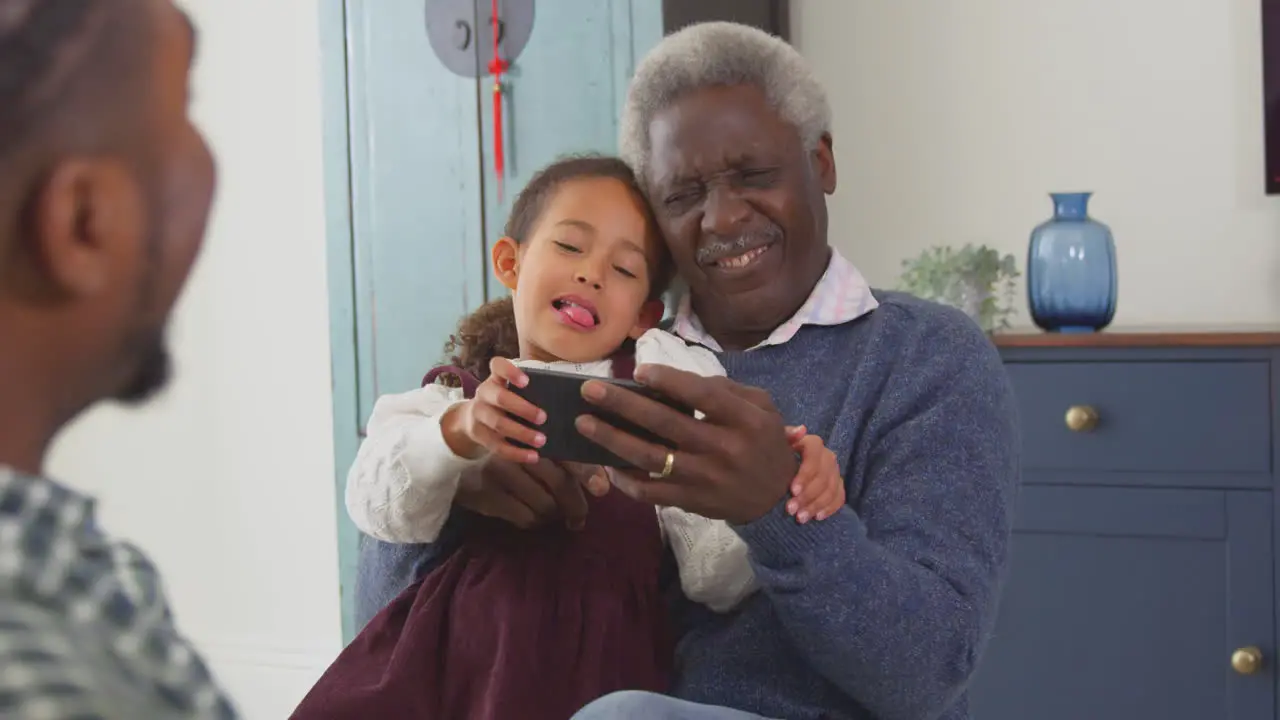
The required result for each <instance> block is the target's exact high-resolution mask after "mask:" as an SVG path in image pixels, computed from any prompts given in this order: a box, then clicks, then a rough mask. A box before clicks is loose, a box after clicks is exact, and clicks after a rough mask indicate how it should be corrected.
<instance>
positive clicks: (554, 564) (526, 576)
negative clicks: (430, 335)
mask: <svg viewBox="0 0 1280 720" xmlns="http://www.w3.org/2000/svg"><path fill="white" fill-rule="evenodd" d="M633 365H634V359H633V358H629V357H628V358H618V359H615V361H614V375H615V376H622V377H630V367H632V366H633ZM440 372H451V373H454V374H458V373H460V372H461V371H457V370H456V369H455V368H451V367H450V368H437V369H436V370H433V371H432V373H430V374H429V375H428V377H427V378H426V379H425V380H424V384H426V383H427V382H430V381H432V380H433V379H434V377H435V375H436V374H439V373H440ZM475 384H476V379H475V378H474V377H471V376H469V375H468V376H466V377H465V378H463V386H464V388H465V389H466V390H467V396H468V397H470V395H471V393H472V392H474V387H475ZM588 502H589V504H590V510H589V512H588V513H587V521H586V527H585V528H583V529H582V530H579V531H570V530H568V529H566V528H565V527H564V526H563V525H562V524H556V525H553V526H551V527H546V528H542V529H539V530H519V529H517V528H515V527H512V526H510V525H508V524H506V523H503V522H499V521H492V520H488V519H481V520H480V521H479V522H476V523H474V524H472V525H471V526H469V527H468V528H467V531H466V534H465V536H464V538H463V540H462V541H461V544H460V546H459V548H458V549H457V550H456V551H455V552H454V553H453V554H452V555H450V556H449V557H448V558H447V559H446V560H445V561H444V562H443V563H442V564H441V565H440V566H439V567H437V568H436V569H435V570H434V571H432V572H431V573H430V574H428V575H427V576H426V578H424V579H423V580H421V581H420V582H417V583H415V584H413V585H411V586H410V587H409V588H408V589H407V590H405V591H404V593H402V594H401V595H400V596H399V597H397V598H396V599H395V600H393V601H392V602H391V603H390V604H389V605H388V606H387V607H386V608H384V609H383V610H382V612H380V613H379V614H378V615H376V616H375V617H374V618H373V620H371V621H370V622H369V624H368V626H366V627H365V628H364V630H363V631H361V632H360V634H359V635H358V636H357V637H356V638H355V640H354V641H352V643H351V644H350V645H349V646H348V647H347V648H346V649H345V650H344V651H343V652H342V653H341V654H340V655H339V656H338V658H337V659H336V660H335V661H334V663H333V664H332V665H331V666H330V667H329V669H328V670H327V671H325V673H324V675H323V676H322V677H321V678H320V680H319V682H317V683H316V685H315V687H314V688H312V690H311V692H310V693H308V694H307V696H306V697H305V698H304V699H303V701H302V703H301V704H300V705H299V706H298V708H297V709H296V710H295V711H294V714H293V716H292V717H293V718H294V719H295V720H374V719H376V720H397V719H399V718H406V719H408V718H412V719H415V720H418V719H421V720H428V719H430V720H437V719H438V720H567V718H569V717H570V716H572V715H573V714H574V713H575V712H577V711H578V710H579V709H581V708H582V706H584V705H586V704H587V703H589V702H590V701H591V700H594V699H595V698H597V697H600V696H602V695H605V694H607V693H609V692H612V691H615V690H627V689H637V690H650V691H654V692H664V691H665V690H666V689H667V686H668V682H669V675H670V671H671V661H672V654H673V647H672V643H671V635H670V631H669V627H668V618H667V613H666V606H665V604H664V602H663V598H662V594H661V592H660V590H659V586H658V575H659V569H660V565H661V563H662V558H663V553H664V547H663V543H662V539H661V534H660V531H659V529H658V521H657V516H656V513H655V511H654V508H653V507H652V506H649V505H643V504H641V503H638V502H636V501H634V500H631V499H630V498H628V497H626V496H625V495H623V494H622V493H620V492H610V493H608V494H607V495H606V496H604V497H602V498H591V497H589V498H588Z"/></svg>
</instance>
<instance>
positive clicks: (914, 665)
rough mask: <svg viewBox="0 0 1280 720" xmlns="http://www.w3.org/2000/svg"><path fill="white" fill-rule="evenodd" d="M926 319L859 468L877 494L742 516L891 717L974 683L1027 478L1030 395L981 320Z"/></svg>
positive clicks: (767, 557) (809, 616)
mask: <svg viewBox="0 0 1280 720" xmlns="http://www.w3.org/2000/svg"><path fill="white" fill-rule="evenodd" d="M933 318H934V319H933V320H931V321H926V322H921V323H919V325H924V326H925V327H917V328H915V330H916V331H915V332H913V333H911V334H909V335H908V336H907V337H906V339H905V341H904V342H903V347H902V349H901V353H900V355H899V359H898V361H897V363H896V365H895V366H894V368H893V369H892V370H891V371H890V373H889V375H888V378H887V380H886V382H885V383H884V385H883V386H882V390H881V394H880V395H879V397H877V398H872V399H870V401H871V402H873V403H874V407H873V409H872V410H871V411H870V414H869V415H868V420H867V422H866V426H865V430H864V432H863V436H864V437H863V439H862V440H860V441H859V444H858V445H857V446H855V449H854V453H853V454H854V457H852V458H850V459H849V460H848V464H847V465H845V466H844V471H845V473H846V482H847V478H848V477H849V473H851V472H853V473H861V475H862V478H861V479H862V487H863V488H864V490H863V492H862V495H861V497H858V498H853V497H852V496H851V497H850V502H851V503H853V505H852V506H851V507H850V506H846V507H845V508H843V509H842V510H841V511H840V512H838V513H837V514H836V515H834V516H832V517H830V518H828V519H827V520H825V521H823V522H819V523H808V524H806V525H798V524H796V523H795V522H791V521H790V519H789V518H788V517H787V515H786V513H785V511H784V510H783V503H779V505H778V506H776V507H775V508H774V509H773V510H771V511H770V512H769V513H767V514H766V515H765V516H764V517H762V518H760V519H759V520H756V521H754V522H752V523H749V524H747V525H745V526H740V527H738V528H736V529H737V530H738V532H739V533H740V535H741V536H742V537H743V539H744V540H746V542H747V545H748V546H749V548H750V552H751V558H752V564H753V566H754V568H755V571H756V575H757V578H758V580H759V582H760V585H761V588H762V589H763V591H764V592H765V593H766V594H767V595H768V597H769V598H770V600H771V604H772V606H773V608H774V611H775V612H776V613H777V616H778V618H779V619H780V621H781V622H782V624H783V626H784V627H785V628H786V630H787V632H788V633H789V635H790V637H791V640H792V646H793V647H795V648H797V649H799V651H800V652H801V653H804V654H805V655H806V656H807V659H808V661H809V662H810V663H811V664H812V666H813V667H814V669H815V670H817V671H818V672H819V673H821V674H822V675H823V676H825V677H826V678H827V679H828V680H830V681H831V682H832V683H834V684H835V685H836V686H838V687H839V688H841V689H842V690H843V691H844V692H845V693H847V694H848V695H849V696H850V697H851V698H853V699H854V700H856V701H857V702H858V703H859V704H860V705H862V706H863V707H865V708H867V710H868V711H869V712H870V714H871V715H874V716H875V717H877V718H882V720H920V719H922V718H934V717H937V716H938V715H939V714H941V713H942V712H944V711H945V710H946V709H947V708H948V707H950V706H951V705H952V704H953V703H954V702H955V700H956V699H957V697H958V696H959V695H960V694H961V693H962V692H963V691H964V689H965V687H966V685H967V684H968V682H969V679H970V677H971V675H972V673H973V671H974V669H975V667H976V666H977V664H978V660H979V658H980V656H981V655H982V652H983V650H984V649H985V646H986V642H987V638H988V636H989V634H990V632H991V626H992V624H993V622H994V618H995V612H996V605H997V600H998V597H999V593H1000V587H1001V583H1002V580H1003V573H1004V568H1005V565H1006V560H1007V553H1008V541H1009V536H1010V532H1011V516H1012V513H1013V503H1014V500H1015V495H1016V488H1017V483H1018V476H1019V450H1020V438H1019V436H1018V431H1017V418H1016V406H1015V401H1014V396H1013V391H1012V387H1011V385H1010V383H1009V381H1008V376H1007V374H1006V373H1005V370H1004V367H1003V365H1002V363H1001V361H1000V358H999V355H998V353H997V352H996V351H995V349H994V347H993V345H992V344H991V342H990V341H989V340H988V338H987V337H986V336H985V335H983V334H982V333H981V331H980V330H979V329H978V328H977V327H976V325H974V324H973V323H972V322H971V321H969V320H968V318H965V317H963V316H961V315H959V314H958V313H954V314H953V313H951V312H949V311H948V312H943V313H937V314H936V315H933Z"/></svg>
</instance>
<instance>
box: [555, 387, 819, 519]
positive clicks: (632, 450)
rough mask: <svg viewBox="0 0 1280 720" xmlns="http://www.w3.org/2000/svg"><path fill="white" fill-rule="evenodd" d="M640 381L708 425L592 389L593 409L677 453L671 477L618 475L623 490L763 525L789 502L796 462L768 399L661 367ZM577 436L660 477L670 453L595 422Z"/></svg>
mask: <svg viewBox="0 0 1280 720" xmlns="http://www.w3.org/2000/svg"><path fill="white" fill-rule="evenodd" d="M636 380H638V381H639V382H641V383H644V384H645V385H647V386H649V387H651V388H653V389H654V390H657V391H659V392H661V393H663V394H665V395H667V396H669V397H671V398H673V399H675V400H677V401H680V402H682V403H685V404H686V405H688V406H690V407H694V408H697V409H698V410H701V411H702V412H703V413H704V414H705V416H706V417H705V418H704V419H703V420H695V419H694V418H692V417H690V416H688V415H683V414H681V413H679V412H676V411H675V410H672V409H671V408H669V407H667V406H665V405H663V404H661V403H658V402H655V401H653V400H650V399H648V398H645V397H643V396H641V395H639V394H637V393H634V392H631V391H629V390H626V389H624V388H621V387H618V386H617V385H611V384H609V383H604V382H599V381H595V380H592V381H588V382H585V383H583V385H582V395H583V397H584V398H586V399H587V401H588V402H590V403H592V404H594V405H596V406H597V407H599V408H600V409H602V410H607V411H609V412H611V413H614V414H616V415H618V416H620V417H623V418H626V419H627V420H630V421H632V422H634V423H636V424H637V425H639V426H641V427H644V428H646V429H648V430H650V431H652V432H654V433H657V434H658V435H660V436H662V437H665V438H669V439H670V440H672V441H674V442H675V444H676V445H677V446H678V447H679V448H680V449H679V450H677V451H676V452H675V454H674V456H673V459H674V462H673V463H672V467H671V474H670V475H669V476H667V477H650V476H648V475H646V474H643V473H622V472H615V473H613V477H614V482H615V483H616V484H617V485H618V488H619V489H620V490H622V491H623V492H625V493H626V494H627V495H630V496H631V497H633V498H635V499H637V500H641V501H643V502H647V503H652V504H654V505H667V506H672V507H678V508H680V509H682V510H686V511H688V512H693V513H697V514H699V515H703V516H705V517H709V518H713V519H721V520H727V521H729V522H732V523H747V522H751V521H752V520H756V519H759V518H760V517H761V516H763V515H764V514H765V513H767V512H769V510H770V509H772V508H773V507H774V506H775V505H777V504H778V503H779V502H780V501H781V500H782V498H783V497H784V496H786V494H787V490H788V486H789V484H790V482H791V479H792V478H794V477H795V476H796V470H797V468H798V462H797V460H796V456H795V452H794V451H793V450H792V449H791V447H790V445H789V443H788V442H787V436H786V433H785V432H784V426H783V422H782V416H781V414H780V413H779V412H778V409H777V408H776V407H775V406H774V404H773V400H772V399H770V398H769V394H768V393H767V392H765V391H764V390H761V389H759V388H753V387H747V386H745V385H740V384H738V383H735V382H733V381H732V380H729V379H728V378H724V377H714V378H707V377H702V376H700V375H695V374H693V373H689V372H685V371H683V370H677V369H676V368H672V367H666V366H661V365H641V366H640V367H639V368H637V370H636ZM576 423H577V428H578V431H579V432H581V433H582V434H583V435H584V436H586V437H587V438H588V439H590V440H593V441H595V442H596V443H598V444H600V445H601V446H603V447H605V448H607V449H609V450H611V451H613V452H614V453H615V454H616V455H618V456H619V457H621V458H623V459H625V460H628V461H630V462H631V463H633V464H635V465H636V466H637V467H640V468H643V469H644V470H647V471H650V472H653V473H661V472H662V471H663V469H664V467H665V466H666V464H667V452H668V449H667V448H665V447H663V446H661V445H655V444H653V443H650V442H646V441H644V440H641V439H639V438H637V437H635V436H633V435H630V434H628V433H625V432H623V431H621V430H618V429H617V428H615V427H613V426H611V425H609V424H607V423H605V422H604V421H602V420H600V419H599V418H597V417H594V416H591V415H582V416H579V417H578V418H577V420H576Z"/></svg>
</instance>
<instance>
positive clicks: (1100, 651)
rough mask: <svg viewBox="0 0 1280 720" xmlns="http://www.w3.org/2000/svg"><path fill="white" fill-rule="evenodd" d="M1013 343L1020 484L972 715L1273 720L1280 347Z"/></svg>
mask: <svg viewBox="0 0 1280 720" xmlns="http://www.w3.org/2000/svg"><path fill="white" fill-rule="evenodd" d="M997 342H998V343H999V344H1000V345H1001V346H1002V350H1001V351H1002V354H1003V355H1004V358H1005V361H1006V366H1007V368H1008V371H1009V374H1010V377H1011V379H1012V381H1013V384H1014V388H1015V391H1016V393H1017V396H1018V401H1019V409H1020V413H1021V425H1022V430H1023V453H1024V454H1023V470H1024V475H1023V488H1022V492H1021V494H1020V498H1019V506H1018V512H1017V516H1016V519H1015V526H1014V539H1013V544H1012V558H1011V575H1010V577H1009V581H1008V584H1007V586H1006V590H1005V593H1004V596H1003V598H1002V603H1001V611H1000V616H999V619H998V621H997V627H996V633H995V636H994V638H993V639H992V642H991V646H990V648H989V650H988V654H987V656H986V659H985V661H984V663H983V666H982V668H981V669H980V671H979V673H978V676H977V677H976V678H975V680H974V687H973V689H972V694H971V697H972V701H971V702H972V708H973V715H974V717H975V718H981V719H982V720H1015V719H1017V720H1022V719H1024V718H1037V720H1068V719H1070V720H1081V719H1082V718H1089V719H1090V720H1113V719H1114V720H1121V719H1124V720H1132V718H1161V719H1162V720H1182V719H1183V718H1185V719H1186V720H1192V719H1197V720H1203V719H1205V718H1215V719H1218V718H1221V719H1222V720H1264V719H1265V720H1274V719H1275V718H1276V717H1277V715H1276V708H1277V705H1276V694H1277V674H1276V666H1275V660H1276V622H1277V614H1276V604H1275V598H1276V560H1277V554H1276V540H1275V537H1274V536H1275V532H1274V530H1275V524H1276V521H1277V520H1276V518H1277V504H1276V496H1275V494H1274V489H1273V488H1274V482H1275V477H1274V468H1275V463H1274V458H1275V457H1276V453H1277V451H1280V443H1277V442H1276V441H1275V436H1276V422H1275V420H1276V413H1277V402H1276V395H1275V392H1276V391H1275V390H1274V388H1276V387H1277V386H1278V383H1277V380H1278V379H1280V372H1278V371H1280V354H1277V352H1276V350H1275V349H1274V348H1275V347H1276V346H1277V345H1280V337H1277V336H1271V335H1261V334H1227V333H1223V334H1219V335H1155V334H1133V335H1118V334H1114V333H1106V334H1102V335H1097V336H1084V337H1079V336H1077V337H1066V336H1063V337H1058V338H1055V337H1053V336H1047V335H1028V336H1017V335H1014V336H1002V337H998V338H997ZM1259 660H1260V662H1258V661H1259Z"/></svg>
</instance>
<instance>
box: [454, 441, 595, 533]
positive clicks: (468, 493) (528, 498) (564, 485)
mask: <svg viewBox="0 0 1280 720" xmlns="http://www.w3.org/2000/svg"><path fill="white" fill-rule="evenodd" d="M584 487H585V488H586V489H587V490H588V491H589V492H590V493H591V494H593V495H597V496H598V495H603V494H604V493H606V492H608V490H609V481H608V480H607V479H605V477H604V475H603V473H602V472H601V470H600V468H597V467H592V466H586V465H577V464H575V463H555V462H552V461H550V460H545V459H544V460H539V461H538V462H536V463H534V464H531V465H525V464H519V463H514V462H510V461H507V460H503V459H501V458H497V457H495V458H491V459H490V460H489V461H488V462H487V463H485V465H484V467H482V468H480V470H479V471H478V472H474V473H468V474H466V475H464V476H463V481H462V483H460V484H459V486H458V494H457V495H456V496H455V498H454V503H455V504H456V505H459V506H460V507H464V508H466V509H468V510H470V511H472V512H475V513H478V514H480V515H486V516H488V517H493V518H498V519H499V520H505V521H507V522H509V523H511V524H512V525H515V526H516V527H519V528H525V529H528V528H533V527H537V526H539V525H544V524H546V523H548V522H550V521H552V520H555V519H557V518H563V519H564V522H565V524H566V525H567V526H568V527H569V528H570V529H572V530H577V529H581V528H582V526H583V525H584V524H585V523H586V519H587V499H586V496H585V495H584V494H583V488H584Z"/></svg>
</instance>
